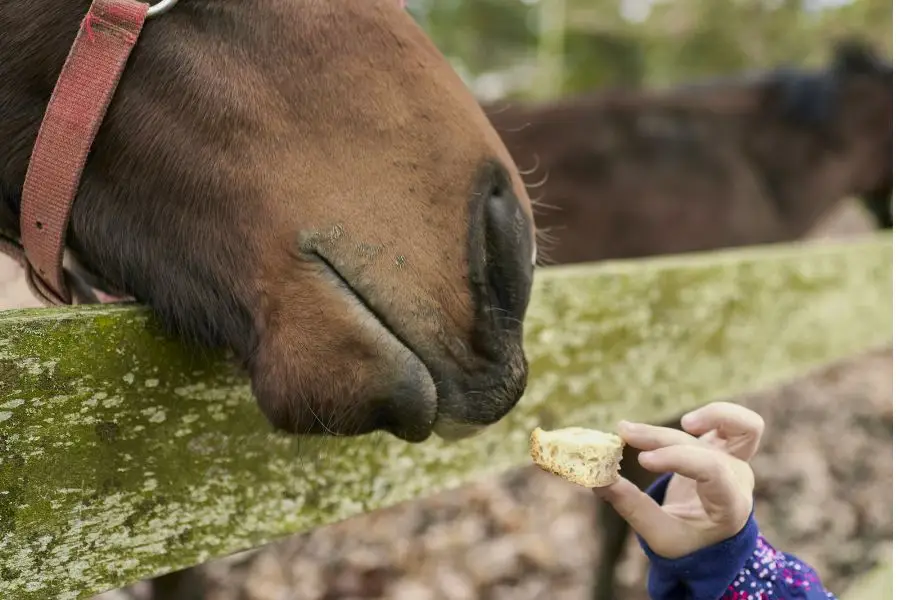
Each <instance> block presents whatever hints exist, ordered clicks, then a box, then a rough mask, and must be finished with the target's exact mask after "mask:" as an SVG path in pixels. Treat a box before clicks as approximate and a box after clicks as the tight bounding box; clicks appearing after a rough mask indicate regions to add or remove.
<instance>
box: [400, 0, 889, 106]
mask: <svg viewBox="0 0 900 600" xmlns="http://www.w3.org/2000/svg"><path fill="white" fill-rule="evenodd" d="M407 5H408V8H409V11H410V12H411V13H412V14H413V15H414V17H415V18H416V20H417V21H418V22H419V23H420V24H421V25H422V27H424V29H425V30H426V31H427V32H428V33H429V35H430V36H431V38H432V39H433V40H434V42H435V43H436V44H437V46H438V48H439V49H440V50H441V51H442V52H443V53H444V54H445V55H446V56H448V57H449V58H450V60H451V61H452V63H453V64H454V66H455V67H456V69H457V71H458V72H459V73H460V75H461V76H462V77H463V79H464V80H465V81H466V82H467V83H468V84H469V86H470V87H471V89H472V90H474V91H475V93H476V95H478V97H479V98H480V99H483V100H495V99H498V98H503V97H509V98H519V99H542V100H543V99H550V98H556V97H559V96H564V95H569V94H574V93H579V92H583V91H587V90H592V89H595V88H599V87H609V86H619V85H629V86H633V85H640V86H657V85H667V84H674V83H677V82H681V81H684V80H686V79H692V78H703V77H706V76H711V75H722V74H731V73H735V72H739V71H752V70H755V69H765V68H771V67H774V66H777V65H779V64H793V65H805V66H816V65H820V64H822V63H823V62H824V61H825V60H826V59H827V57H828V53H829V47H830V43H831V42H832V41H833V40H835V39H837V38H839V37H841V36H845V35H860V36H863V37H865V38H866V39H868V40H869V41H870V42H871V43H872V44H874V45H876V46H877V47H878V49H879V50H880V51H881V52H882V54H883V55H885V56H888V57H890V56H891V33H892V27H891V23H892V19H891V16H892V11H891V2H890V0H408V3H407Z"/></svg>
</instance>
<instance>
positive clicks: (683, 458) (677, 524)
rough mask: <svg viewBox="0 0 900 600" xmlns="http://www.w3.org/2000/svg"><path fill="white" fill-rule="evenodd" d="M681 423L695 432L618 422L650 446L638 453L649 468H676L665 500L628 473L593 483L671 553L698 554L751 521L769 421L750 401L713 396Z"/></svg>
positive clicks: (630, 439) (627, 435)
mask: <svg viewBox="0 0 900 600" xmlns="http://www.w3.org/2000/svg"><path fill="white" fill-rule="evenodd" d="M681 426H682V427H683V428H684V430H685V431H686V432H689V433H685V431H678V430H677V429H669V428H666V427H655V426H653V425H643V424H638V423H627V422H624V421H623V422H622V423H620V424H619V435H621V436H622V438H623V439H624V440H625V442H626V443H627V444H628V445H630V446H633V447H635V448H637V449H639V450H644V451H645V452H641V454H640V455H639V456H638V460H639V461H640V463H641V465H642V466H643V467H644V468H645V469H647V470H648V471H653V472H656V473H668V472H674V473H675V475H673V477H672V480H671V481H670V482H669V486H668V488H667V490H666V496H665V501H664V502H663V505H662V506H660V505H658V504H657V503H656V502H655V501H654V500H653V499H652V498H650V497H649V496H648V495H647V494H645V493H644V492H642V491H641V490H640V489H638V488H637V486H635V485H634V484H633V483H631V482H630V481H628V480H625V479H621V480H620V481H618V482H617V483H615V484H613V485H611V486H609V487H607V488H598V489H596V490H594V491H595V493H596V494H597V495H598V496H599V497H600V498H603V499H605V500H606V501H608V502H609V503H610V504H611V505H612V506H613V508H615V509H616V511H617V512H618V513H619V514H620V515H622V518H624V519H625V520H626V521H627V522H628V524H629V525H631V527H632V528H634V530H635V531H636V532H637V533H638V534H639V535H640V536H641V537H642V538H644V541H646V542H647V545H648V546H650V548H651V549H652V550H653V551H654V552H655V553H656V554H658V555H660V556H662V557H665V558H679V557H682V556H685V555H687V554H691V553H692V552H696V551H697V550H700V549H701V548H705V547H707V546H711V545H713V544H716V543H718V542H721V541H723V540H726V539H728V538H730V537H732V536H733V535H735V534H736V533H738V532H739V531H740V530H741V529H742V528H743V527H744V525H745V524H746V522H747V520H748V519H749V517H750V512H751V510H752V509H753V483H754V479H753V471H752V470H751V469H750V465H749V464H748V463H747V461H749V460H750V459H751V458H752V457H753V456H754V455H755V454H756V450H757V448H758V447H759V441H760V438H761V437H762V433H763V428H764V423H763V420H762V417H760V416H759V415H758V414H757V413H755V412H753V411H751V410H749V409H747V408H744V407H742V406H739V405H737V404H731V403H727V402H714V403H712V404H708V405H707V406H704V407H703V408H700V409H698V410H695V411H694V412H692V413H688V414H686V415H685V416H684V417H683V418H682V419H681ZM691 434H693V435H691ZM694 436H698V437H694Z"/></svg>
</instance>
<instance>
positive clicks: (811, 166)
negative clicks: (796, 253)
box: [744, 117, 870, 238]
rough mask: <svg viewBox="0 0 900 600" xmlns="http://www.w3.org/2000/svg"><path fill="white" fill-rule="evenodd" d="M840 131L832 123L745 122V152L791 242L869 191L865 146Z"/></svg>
mask: <svg viewBox="0 0 900 600" xmlns="http://www.w3.org/2000/svg"><path fill="white" fill-rule="evenodd" d="M837 132H838V128H837V127H835V126H834V124H833V123H825V124H824V125H823V126H822V127H811V126H805V125H804V126H797V125H796V124H791V123H786V122H784V120H783V119H779V118H778V117H766V118H764V119H762V120H760V119H749V120H748V121H747V123H746V129H745V131H744V148H745V152H746V154H747V156H748V159H749V162H750V164H751V165H752V167H753V168H754V170H755V171H756V173H757V176H758V178H759V181H760V183H761V186H762V188H763V189H764V191H765V193H766V194H767V195H768V196H769V198H770V199H771V201H772V203H773V204H774V205H775V208H776V210H777V211H778V213H779V214H780V215H781V217H782V219H783V224H784V227H785V233H786V234H787V235H788V236H789V237H792V238H797V237H802V236H804V235H806V234H807V233H808V232H809V231H810V230H811V229H812V228H813V227H814V226H815V225H816V223H817V222H818V221H819V220H820V219H822V218H823V217H825V216H826V215H827V214H828V213H829V212H830V211H831V210H832V209H833V208H834V207H835V206H836V205H837V204H838V203H839V202H840V201H842V200H844V199H846V198H848V197H850V196H855V195H859V194H863V193H864V192H866V191H867V190H865V189H864V186H863V185H861V179H862V177H861V174H862V172H863V171H864V170H865V169H867V168H869V165H867V164H866V162H867V160H868V157H869V156H870V153H869V152H867V148H866V144H865V142H864V141H862V140H859V139H846V138H845V136H841V135H840V134H838V133H837Z"/></svg>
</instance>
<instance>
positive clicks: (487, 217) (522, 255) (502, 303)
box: [470, 181, 534, 354]
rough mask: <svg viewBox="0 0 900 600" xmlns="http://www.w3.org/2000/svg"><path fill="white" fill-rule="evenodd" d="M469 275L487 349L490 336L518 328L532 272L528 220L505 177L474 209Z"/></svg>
mask: <svg viewBox="0 0 900 600" xmlns="http://www.w3.org/2000/svg"><path fill="white" fill-rule="evenodd" d="M476 210H477V212H478V213H480V214H477V215H476V217H475V223H474V224H473V227H472V230H471V235H472V236H473V238H474V240H473V241H474V242H475V243H473V244H472V245H471V252H470V278H471V284H472V291H473V295H474V298H475V303H476V323H475V327H476V335H477V337H480V338H483V340H482V342H483V343H484V344H486V345H487V346H488V348H485V350H487V354H492V351H491V349H490V346H492V345H494V344H493V343H492V342H491V340H494V341H497V340H496V336H498V335H500V336H501V337H504V336H503V335H502V334H504V333H507V334H508V333H510V332H516V331H519V330H520V329H521V326H522V321H523V320H524V318H525V310H526V309H527V307H528V298H529V296H530V294H531V285H532V280H533V277H534V264H533V260H534V235H533V224H532V222H531V220H530V219H529V218H528V216H527V215H526V214H525V211H524V210H523V209H522V205H521V203H520V201H519V199H518V198H517V197H516V196H515V194H514V193H513V191H512V189H511V187H510V186H509V185H508V184H506V182H505V181H502V182H501V183H498V184H495V185H493V186H491V192H490V194H489V195H487V197H486V198H484V199H483V201H482V202H481V203H480V206H479V207H478V208H477V209H476Z"/></svg>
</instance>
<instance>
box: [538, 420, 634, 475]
mask: <svg viewBox="0 0 900 600" xmlns="http://www.w3.org/2000/svg"><path fill="white" fill-rule="evenodd" d="M557 431H561V430H557ZM542 433H550V432H548V431H545V430H543V429H541V428H540V427H537V428H535V429H534V430H533V431H532V432H531V436H530V454H531V460H532V461H533V462H534V464H536V465H537V466H538V467H540V468H541V469H543V470H544V471H547V472H548V473H552V474H554V475H556V476H557V477H562V478H563V479H565V480H566V481H569V482H571V483H574V484H577V485H580V486H583V487H586V488H598V487H606V486H609V485H612V484H613V483H615V482H616V481H618V480H619V469H620V468H621V464H620V463H621V462H622V452H623V450H624V448H625V441H624V440H623V439H622V438H621V437H619V436H618V435H615V434H606V435H607V436H609V437H610V438H611V439H613V440H616V441H617V445H612V444H604V445H602V448H603V450H604V454H605V455H606V458H607V459H608V462H609V463H610V464H609V465H608V468H605V469H603V470H602V472H600V473H598V474H597V475H598V476H597V477H593V478H588V477H586V476H585V475H584V474H582V475H579V474H578V473H577V472H576V469H573V468H572V462H574V461H568V462H567V461H565V460H562V459H548V458H547V457H545V456H542V453H541V449H542V448H543V446H542V444H541V439H540V437H541V434H542ZM598 433H602V432H599V431H598ZM588 446H591V447H592V448H600V447H601V446H599V445H592V444H588ZM613 465H614V466H613Z"/></svg>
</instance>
